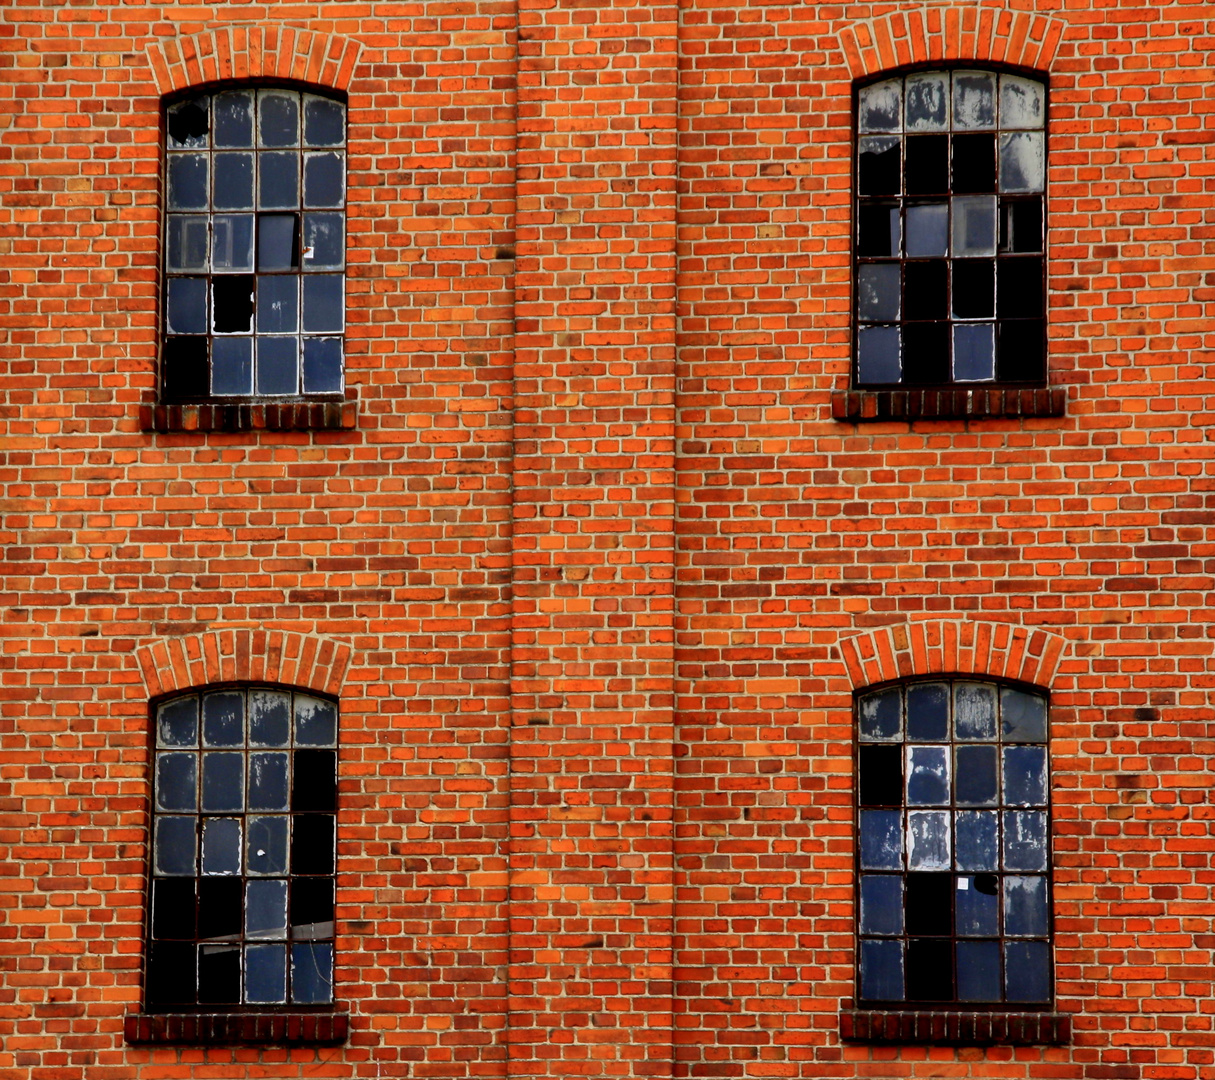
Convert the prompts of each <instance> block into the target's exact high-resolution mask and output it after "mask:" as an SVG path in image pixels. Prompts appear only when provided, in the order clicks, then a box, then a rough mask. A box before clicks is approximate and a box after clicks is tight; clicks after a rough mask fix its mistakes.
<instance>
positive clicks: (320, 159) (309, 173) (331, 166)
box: [304, 152, 897, 269]
mask: <svg viewBox="0 0 1215 1080" xmlns="http://www.w3.org/2000/svg"><path fill="white" fill-rule="evenodd" d="M345 166H346V162H345V158H344V156H343V155H342V154H335V153H333V152H330V153H327V154H305V155H304V205H305V206H309V207H313V206H341V205H342V197H343V195H344V192H343V190H342V189H343V187H344V185H343V183H342V181H343V179H344V175H345V172H346V167H345ZM896 269H897V267H896Z"/></svg>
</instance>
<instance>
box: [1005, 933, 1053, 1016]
mask: <svg viewBox="0 0 1215 1080" xmlns="http://www.w3.org/2000/svg"><path fill="white" fill-rule="evenodd" d="M1004 997H1005V999H1006V1000H1008V1001H1026V1002H1036V1003H1041V1002H1046V1001H1050V946H1049V945H1048V944H1047V943H1046V942H1045V941H1009V942H1005V945H1004Z"/></svg>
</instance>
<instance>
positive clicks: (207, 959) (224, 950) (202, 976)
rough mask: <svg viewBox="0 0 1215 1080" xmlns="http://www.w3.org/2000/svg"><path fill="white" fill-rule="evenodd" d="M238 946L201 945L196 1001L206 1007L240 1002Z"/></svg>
mask: <svg viewBox="0 0 1215 1080" xmlns="http://www.w3.org/2000/svg"><path fill="white" fill-rule="evenodd" d="M240 952H241V950H240V946H239V945H203V946H201V947H200V948H199V950H198V1000H199V1002H200V1003H201V1004H206V1005H229V1004H230V1005H235V1004H237V1003H238V1002H239V1001H240Z"/></svg>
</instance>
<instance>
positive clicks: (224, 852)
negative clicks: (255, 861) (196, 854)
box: [202, 818, 241, 874]
mask: <svg viewBox="0 0 1215 1080" xmlns="http://www.w3.org/2000/svg"><path fill="white" fill-rule="evenodd" d="M240 826H241V823H240V821H239V820H238V819H236V818H205V819H204V820H203V830H202V872H203V873H204V874H239V873H240V865H241V859H240V856H241V850H240V848H241V843H240V834H241V828H240Z"/></svg>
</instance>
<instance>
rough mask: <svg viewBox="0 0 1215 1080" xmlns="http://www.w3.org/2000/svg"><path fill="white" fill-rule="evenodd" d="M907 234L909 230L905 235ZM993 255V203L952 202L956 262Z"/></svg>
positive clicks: (975, 198)
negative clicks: (957, 260) (957, 258)
mask: <svg viewBox="0 0 1215 1080" xmlns="http://www.w3.org/2000/svg"><path fill="white" fill-rule="evenodd" d="M910 231H911V230H910V226H909V227H908V233H909V234H910ZM908 238H909V239H910V235H909V237H908ZM995 253H996V200H995V199H994V198H991V197H988V196H982V195H979V196H969V197H967V198H960V199H954V201H953V254H954V255H955V256H957V257H960V258H973V257H975V256H978V255H994V254H995Z"/></svg>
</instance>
